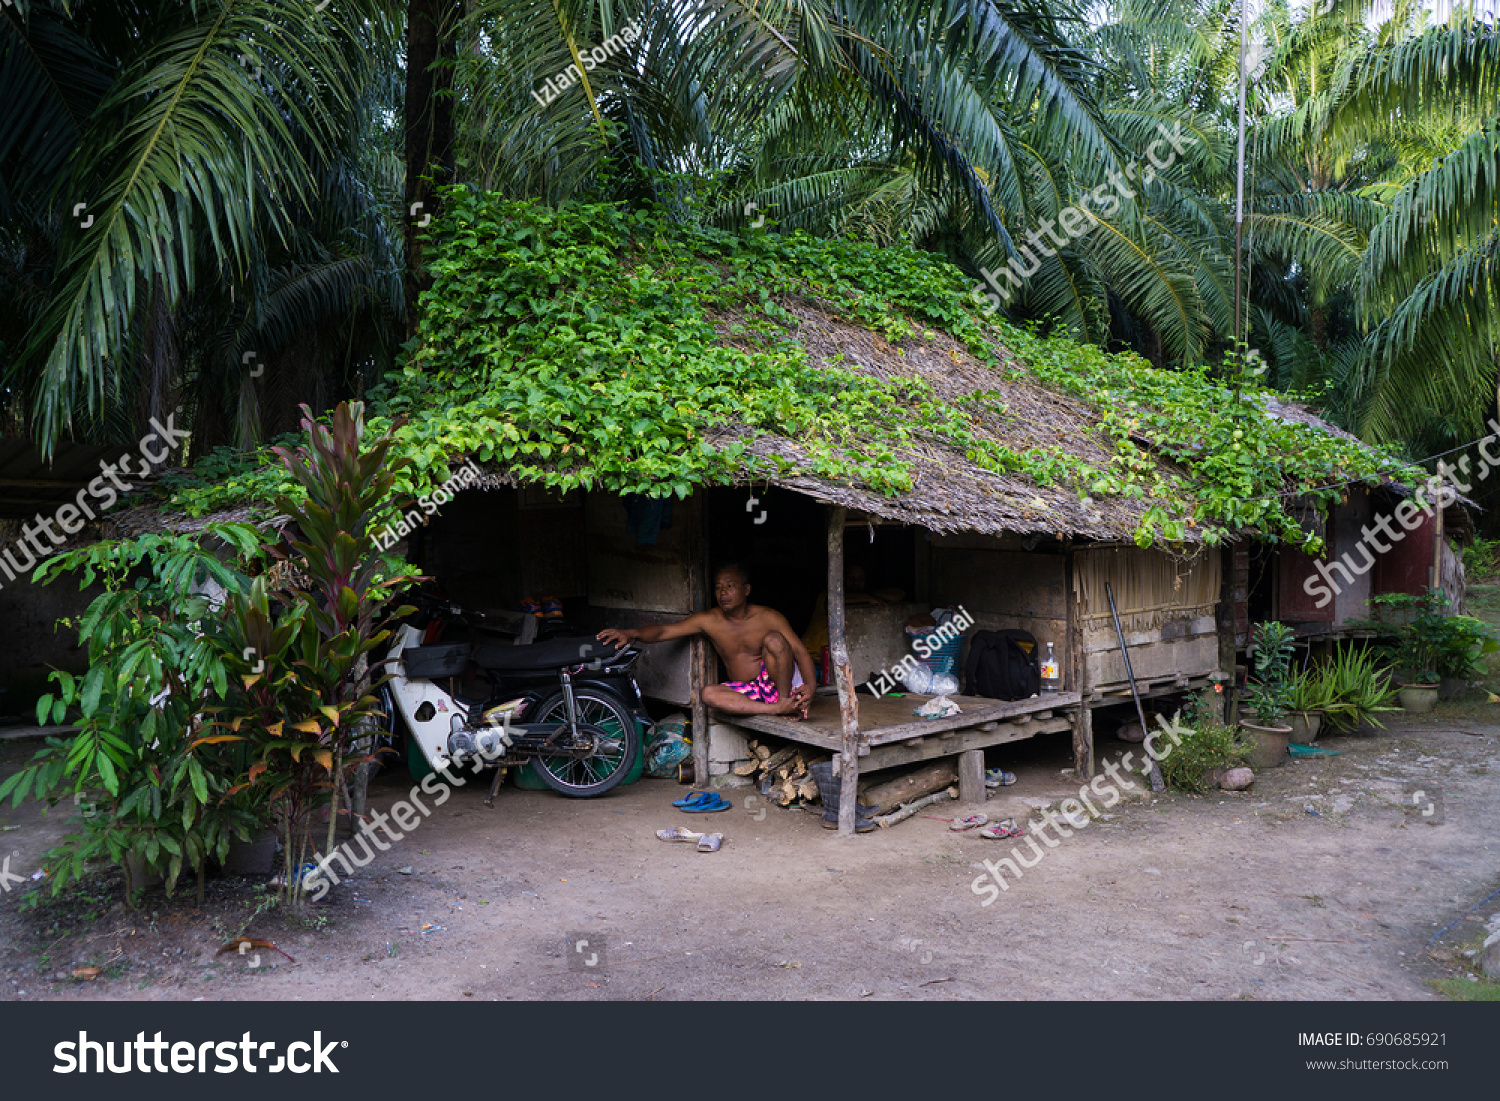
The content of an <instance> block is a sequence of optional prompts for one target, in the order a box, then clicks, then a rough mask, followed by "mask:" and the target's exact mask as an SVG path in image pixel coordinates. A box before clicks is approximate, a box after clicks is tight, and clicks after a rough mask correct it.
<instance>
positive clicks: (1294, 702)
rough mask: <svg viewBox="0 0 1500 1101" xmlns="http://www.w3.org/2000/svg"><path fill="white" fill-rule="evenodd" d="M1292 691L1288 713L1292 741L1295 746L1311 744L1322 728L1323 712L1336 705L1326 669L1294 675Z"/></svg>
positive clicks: (1316, 669) (1318, 667)
mask: <svg viewBox="0 0 1500 1101" xmlns="http://www.w3.org/2000/svg"><path fill="white" fill-rule="evenodd" d="M1291 688H1292V697H1291V710H1290V711H1288V712H1287V721H1288V723H1289V724H1290V726H1291V728H1292V737H1291V740H1292V741H1293V742H1295V743H1296V744H1297V745H1311V744H1312V743H1313V742H1315V741H1317V740H1318V731H1319V730H1320V729H1322V726H1323V709H1324V708H1325V707H1327V706H1328V705H1329V704H1331V703H1334V702H1336V701H1335V700H1334V699H1333V683H1332V679H1331V677H1330V676H1329V672H1328V668H1327V666H1322V665H1320V666H1317V667H1315V668H1312V669H1304V670H1302V672H1300V673H1296V674H1294V675H1293V676H1292V683H1291Z"/></svg>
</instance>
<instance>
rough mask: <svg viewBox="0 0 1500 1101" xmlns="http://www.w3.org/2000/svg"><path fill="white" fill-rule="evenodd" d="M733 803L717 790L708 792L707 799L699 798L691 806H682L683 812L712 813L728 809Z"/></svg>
mask: <svg viewBox="0 0 1500 1101" xmlns="http://www.w3.org/2000/svg"><path fill="white" fill-rule="evenodd" d="M733 805H734V804H733V803H731V802H730V801H729V800H728V799H725V798H724V797H723V796H722V795H720V794H719V793H718V792H716V791H715V792H710V793H709V796H708V798H707V799H700V800H698V801H697V802H696V803H693V804H692V805H691V806H686V807H683V808H682V812H683V813H684V814H712V813H713V812H714V811H719V810H728V809H729V808H730V807H732V806H733Z"/></svg>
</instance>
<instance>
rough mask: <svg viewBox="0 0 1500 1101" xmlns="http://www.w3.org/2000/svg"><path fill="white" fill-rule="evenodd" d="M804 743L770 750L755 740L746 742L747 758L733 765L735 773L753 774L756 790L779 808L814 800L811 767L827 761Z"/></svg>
mask: <svg viewBox="0 0 1500 1101" xmlns="http://www.w3.org/2000/svg"><path fill="white" fill-rule="evenodd" d="M828 759H829V758H828V755H827V754H826V753H818V752H816V751H815V750H812V749H809V748H807V747H805V746H799V745H789V746H785V747H783V748H782V749H775V750H773V749H772V748H771V747H770V746H768V745H761V744H760V743H759V742H751V743H750V757H749V758H748V759H747V760H744V761H741V762H740V763H739V764H737V765H735V766H734V773H735V775H736V776H751V777H755V779H756V783H757V786H758V787H759V788H760V793H761V794H762V795H764V796H765V797H766V798H768V799H771V800H774V801H775V802H776V803H778V804H779V805H781V806H783V807H789V806H791V805H792V804H793V803H816V802H817V801H818V785H817V783H816V782H815V781H814V780H813V778H812V766H813V765H815V764H817V763H818V762H819V761H826V760H828Z"/></svg>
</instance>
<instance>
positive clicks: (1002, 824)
mask: <svg viewBox="0 0 1500 1101" xmlns="http://www.w3.org/2000/svg"><path fill="white" fill-rule="evenodd" d="M1025 832H1026V831H1025V830H1023V829H1021V828H1020V827H1019V826H1017V825H1016V820H1015V819H1014V818H1002V819H1001V820H1000V821H998V822H996V823H995V824H994V825H993V826H986V827H984V829H982V830H980V831H979V836H980V837H988V838H990V839H991V840H992V841H1003V840H1004V839H1005V838H1007V837H1020V836H1021V835H1022V834H1023V833H1025Z"/></svg>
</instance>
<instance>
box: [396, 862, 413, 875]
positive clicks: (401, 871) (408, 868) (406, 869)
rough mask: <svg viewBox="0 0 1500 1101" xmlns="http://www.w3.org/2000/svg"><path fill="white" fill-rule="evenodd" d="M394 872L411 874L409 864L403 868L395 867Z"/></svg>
mask: <svg viewBox="0 0 1500 1101" xmlns="http://www.w3.org/2000/svg"><path fill="white" fill-rule="evenodd" d="M396 874H397V875H411V865H410V864H408V865H407V866H406V867H404V868H397V869H396Z"/></svg>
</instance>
